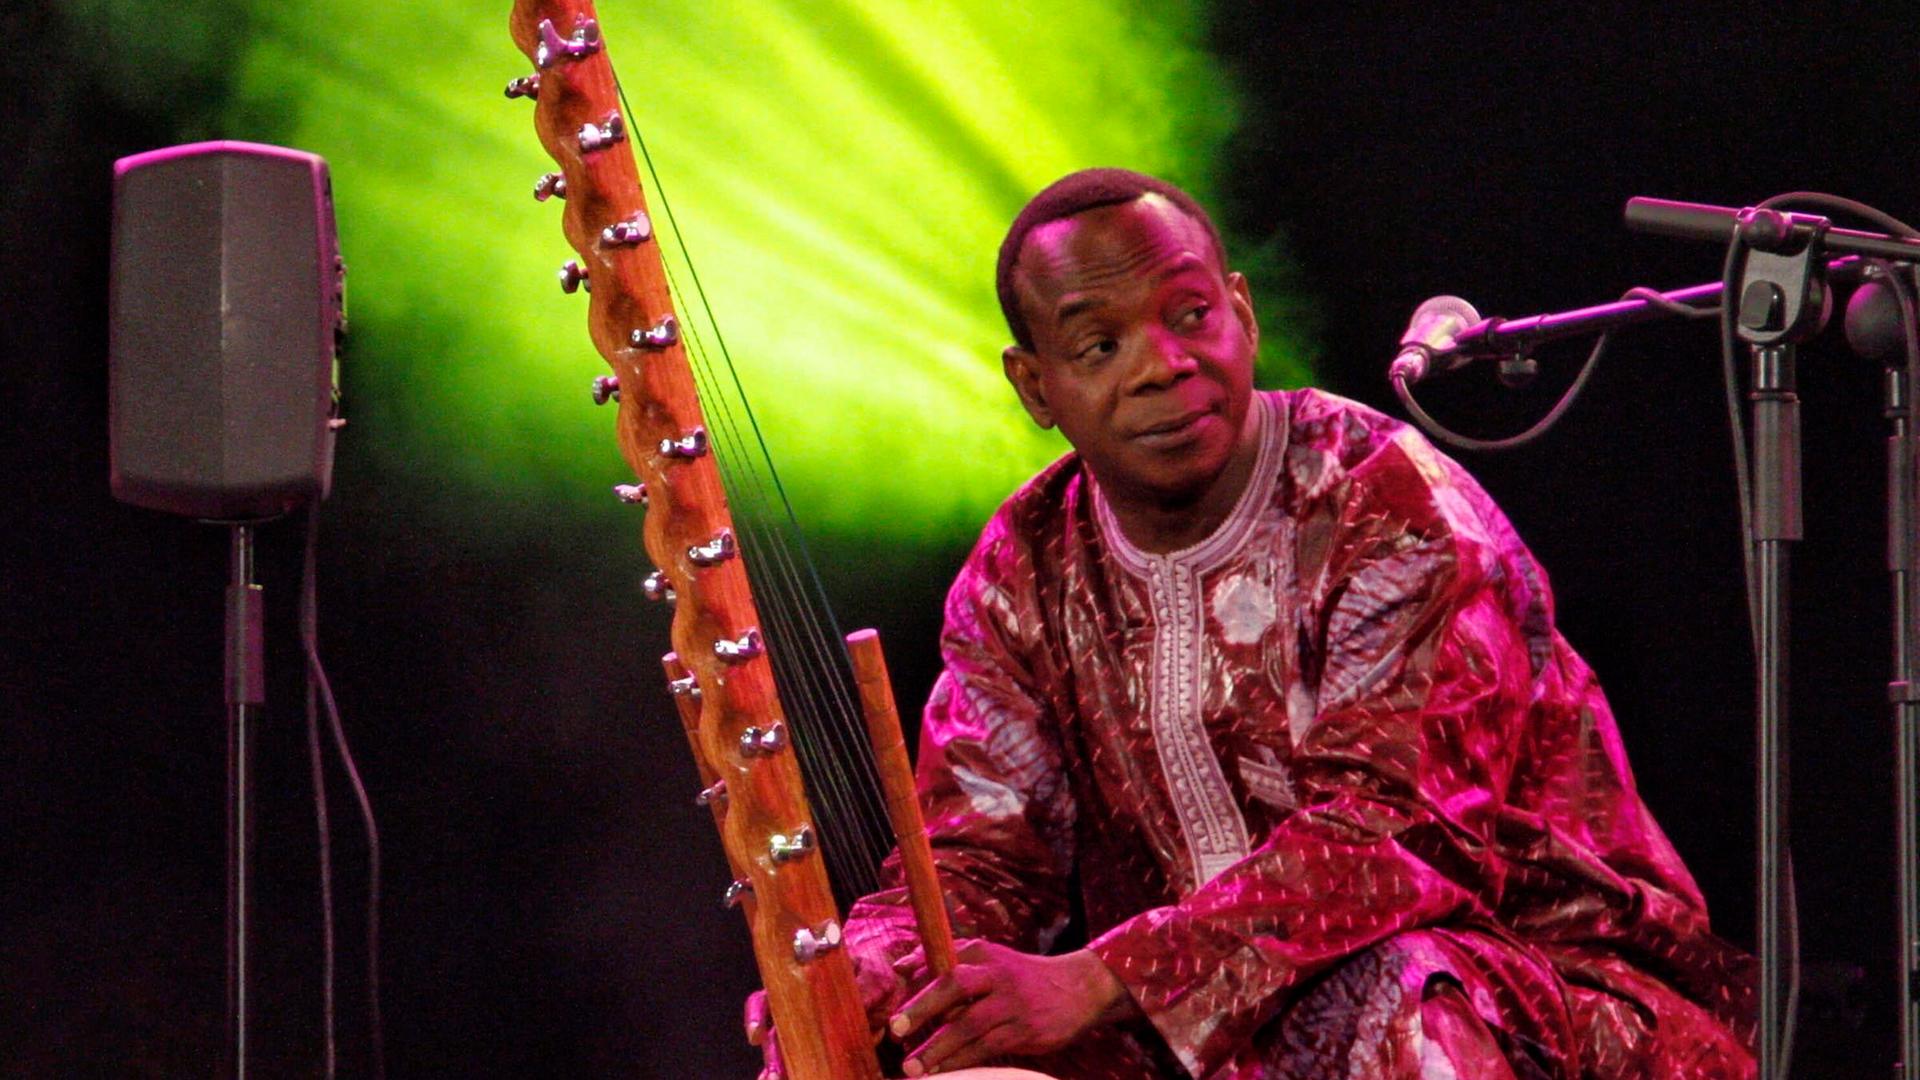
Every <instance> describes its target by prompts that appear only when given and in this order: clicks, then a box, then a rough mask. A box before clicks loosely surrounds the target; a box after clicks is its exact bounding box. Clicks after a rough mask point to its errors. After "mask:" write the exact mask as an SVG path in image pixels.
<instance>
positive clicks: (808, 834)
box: [767, 825, 815, 863]
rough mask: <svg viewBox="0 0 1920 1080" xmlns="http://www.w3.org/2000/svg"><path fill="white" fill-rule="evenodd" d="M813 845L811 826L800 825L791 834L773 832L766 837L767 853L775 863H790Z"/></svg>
mask: <svg viewBox="0 0 1920 1080" xmlns="http://www.w3.org/2000/svg"><path fill="white" fill-rule="evenodd" d="M814 847H815V841H814V838H813V826H811V825H802V826H800V827H799V828H798V829H795V830H794V831H793V835H792V836H783V835H781V834H780V833H774V834H773V835H772V836H770V837H768V838H767V854H768V855H769V856H771V857H772V859H773V861H774V862H776V863H790V862H792V861H793V860H795V859H798V858H800V857H801V856H803V855H806V854H809V853H811V852H812V851H813V849H814Z"/></svg>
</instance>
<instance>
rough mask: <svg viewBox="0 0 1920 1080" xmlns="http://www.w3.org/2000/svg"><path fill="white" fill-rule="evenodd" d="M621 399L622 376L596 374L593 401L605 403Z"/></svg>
mask: <svg viewBox="0 0 1920 1080" xmlns="http://www.w3.org/2000/svg"><path fill="white" fill-rule="evenodd" d="M619 400H620V377H619V376H618V375H596V376H594V377H593V403H594V404H595V405H605V404H606V403H607V402H609V401H619Z"/></svg>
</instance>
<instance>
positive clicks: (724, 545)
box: [687, 529, 740, 567]
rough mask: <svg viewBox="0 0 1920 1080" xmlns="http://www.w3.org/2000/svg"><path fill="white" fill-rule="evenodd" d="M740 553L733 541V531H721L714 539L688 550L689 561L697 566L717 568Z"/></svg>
mask: <svg viewBox="0 0 1920 1080" xmlns="http://www.w3.org/2000/svg"><path fill="white" fill-rule="evenodd" d="M739 553H740V552H739V548H738V547H736V546H735V544H734V541H733V530H732V529H721V530H720V534H719V535H718V536H715V537H714V538H713V539H711V540H709V541H707V542H706V543H704V544H700V545H698V546H696V547H690V548H688V549H687V561H688V562H691V563H692V564H693V565H695V566H701V567H706V566H717V565H719V564H720V563H723V562H726V561H727V560H728V559H731V558H733V557H734V556H735V555H737V554H739Z"/></svg>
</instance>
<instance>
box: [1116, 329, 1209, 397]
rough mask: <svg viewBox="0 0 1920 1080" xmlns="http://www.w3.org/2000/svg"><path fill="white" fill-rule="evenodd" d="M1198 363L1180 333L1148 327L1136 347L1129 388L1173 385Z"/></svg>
mask: <svg viewBox="0 0 1920 1080" xmlns="http://www.w3.org/2000/svg"><path fill="white" fill-rule="evenodd" d="M1198 367H1199V363H1198V361H1196V360H1194V358H1193V354H1192V353H1189V352H1188V351H1187V347H1186V343H1185V342H1183V341H1182V340H1180V335H1178V334H1175V333H1173V332H1172V331H1170V330H1167V329H1165V328H1164V327H1162V328H1158V329H1155V330H1152V331H1149V332H1148V333H1147V334H1146V335H1145V336H1144V339H1143V340H1142V341H1141V342H1140V343H1139V345H1138V346H1137V347H1136V348H1135V350H1134V357H1133V365H1132V368H1131V369H1130V370H1129V372H1128V374H1129V376H1131V377H1130V379H1129V381H1128V385H1127V389H1128V390H1129V391H1135V392H1137V391H1140V390H1149V389H1158V388H1161V387H1166V386H1171V385H1173V384H1174V383H1176V382H1179V381H1180V380H1181V379H1184V378H1186V377H1187V376H1189V375H1191V374H1193V373H1194V371H1196V370H1197V369H1198Z"/></svg>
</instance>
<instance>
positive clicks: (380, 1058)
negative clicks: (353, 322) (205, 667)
mask: <svg viewBox="0 0 1920 1080" xmlns="http://www.w3.org/2000/svg"><path fill="white" fill-rule="evenodd" d="M319 546H320V508H319V504H318V503H315V504H314V505H313V506H312V507H311V508H310V509H309V510H308V516H307V550H306V565H305V567H304V571H305V572H304V575H303V576H304V578H305V581H304V583H303V586H302V589H301V598H300V599H301V626H300V635H301V639H302V640H301V645H302V646H303V647H304V649H305V651H306V658H307V678H308V680H309V685H310V686H311V687H312V688H313V689H314V690H317V691H318V692H319V697H320V700H321V701H322V702H323V703H324V704H325V705H326V708H327V722H328V727H329V729H330V731H331V734H332V736H333V745H334V751H335V753H337V754H338V755H339V757H340V767H341V769H342V770H343V771H344V772H345V773H346V774H347V783H348V785H349V786H350V787H351V788H352V789H353V795H354V799H355V800H356V801H357V802H358V803H359V806H360V821H361V824H362V825H363V826H364V828H365V830H366V835H367V1025H368V1038H369V1041H370V1043H371V1055H372V1059H373V1076H374V1077H375V1080H384V1077H385V1076H386V1075H387V1064H386V1033H385V1031H384V1029H383V1027H382V1024H381V1019H380V827H379V825H378V823H377V822H375V820H374V816H373V803H372V801H371V800H370V799H368V797H367V787H366V785H365V784H364V783H362V782H361V780H360V770H359V768H358V767H357V766H356V765H355V764H354V762H353V751H352V750H351V749H350V748H349V747H348V746H347V733H346V729H345V728H344V727H343V726H342V724H341V723H340V706H339V703H338V702H336V701H335V700H334V697H333V685H332V684H331V683H330V682H329V681H328V679H327V671H326V668H325V667H323V666H322V665H321V663H320V642H319V633H318V629H319V617H318V612H319V602H318V595H319V590H318V587H317V585H316V579H317V577H318V575H317V573H316V564H317V562H318V556H317V552H318V550H319ZM323 835H324V834H323Z"/></svg>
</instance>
